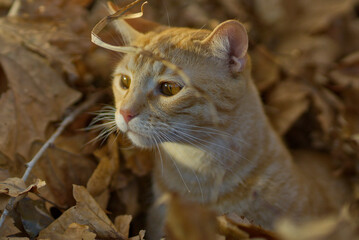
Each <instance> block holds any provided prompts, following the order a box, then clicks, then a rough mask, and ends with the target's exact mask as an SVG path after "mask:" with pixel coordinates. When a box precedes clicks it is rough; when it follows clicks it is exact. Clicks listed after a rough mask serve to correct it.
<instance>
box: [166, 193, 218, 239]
mask: <svg viewBox="0 0 359 240" xmlns="http://www.w3.org/2000/svg"><path fill="white" fill-rule="evenodd" d="M166 232H167V234H166V236H167V237H166V239H168V240H202V239H203V240H204V239H206V240H211V239H213V240H215V239H216V238H217V237H216V234H217V224H216V217H215V214H214V213H213V212H211V211H210V210H209V209H207V208H206V207H204V206H203V205H201V204H198V203H189V202H184V201H183V199H181V198H180V196H178V195H171V196H170V199H169V202H168V213H167V218H166Z"/></svg>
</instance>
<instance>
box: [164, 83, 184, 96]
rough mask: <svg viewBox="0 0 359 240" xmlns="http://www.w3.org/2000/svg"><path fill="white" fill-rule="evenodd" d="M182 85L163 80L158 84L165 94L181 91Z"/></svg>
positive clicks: (170, 94)
mask: <svg viewBox="0 0 359 240" xmlns="http://www.w3.org/2000/svg"><path fill="white" fill-rule="evenodd" d="M181 89H182V87H181V86H180V85H179V84H178V83H174V82H164V83H161V85H160V91H161V93H162V94H163V95H165V96H173V95H175V94H177V93H178V92H179V91H181Z"/></svg>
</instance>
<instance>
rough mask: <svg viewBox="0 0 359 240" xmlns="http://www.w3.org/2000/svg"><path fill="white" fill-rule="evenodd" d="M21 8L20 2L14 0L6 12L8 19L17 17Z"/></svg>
mask: <svg viewBox="0 0 359 240" xmlns="http://www.w3.org/2000/svg"><path fill="white" fill-rule="evenodd" d="M20 7H21V0H14V1H13V3H12V5H11V8H10V10H9V12H8V14H7V15H8V16H9V17H13V16H17V15H18V13H19V10H20Z"/></svg>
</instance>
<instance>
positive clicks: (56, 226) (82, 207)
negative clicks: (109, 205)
mask: <svg viewBox="0 0 359 240" xmlns="http://www.w3.org/2000/svg"><path fill="white" fill-rule="evenodd" d="M73 188H74V189H73V194H74V198H75V199H76V202H77V203H76V206H74V207H72V208H70V209H68V210H67V211H65V212H64V213H63V214H62V215H61V216H60V217H59V218H58V219H56V220H55V221H54V222H53V223H52V224H50V226H48V227H47V228H46V229H44V230H42V231H41V232H40V236H39V239H42V238H43V239H44V238H50V239H51V236H52V234H53V233H57V234H64V233H65V231H66V228H67V226H69V225H70V224H71V223H78V224H81V225H87V226H89V229H90V231H91V232H94V233H96V236H97V237H98V238H100V239H101V238H105V239H126V237H125V236H124V235H123V234H121V233H120V232H118V231H117V229H116V227H115V226H114V225H113V223H112V222H111V220H110V219H109V218H108V217H107V215H106V213H105V212H104V211H103V210H102V209H101V207H100V206H99V205H98V204H97V202H96V201H95V199H93V198H92V196H91V195H90V194H89V192H88V191H87V190H86V188H84V187H82V186H77V185H74V186H73Z"/></svg>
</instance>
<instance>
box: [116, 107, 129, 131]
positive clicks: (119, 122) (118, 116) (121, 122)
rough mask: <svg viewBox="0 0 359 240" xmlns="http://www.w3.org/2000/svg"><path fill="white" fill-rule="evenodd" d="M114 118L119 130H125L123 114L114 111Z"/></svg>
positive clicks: (126, 128) (125, 124)
mask: <svg viewBox="0 0 359 240" xmlns="http://www.w3.org/2000/svg"><path fill="white" fill-rule="evenodd" d="M115 120H116V125H117V127H118V128H119V129H120V130H121V132H123V133H125V132H127V130H128V126H127V123H126V122H125V119H123V116H122V115H121V114H119V113H117V112H116V114H115Z"/></svg>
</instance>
